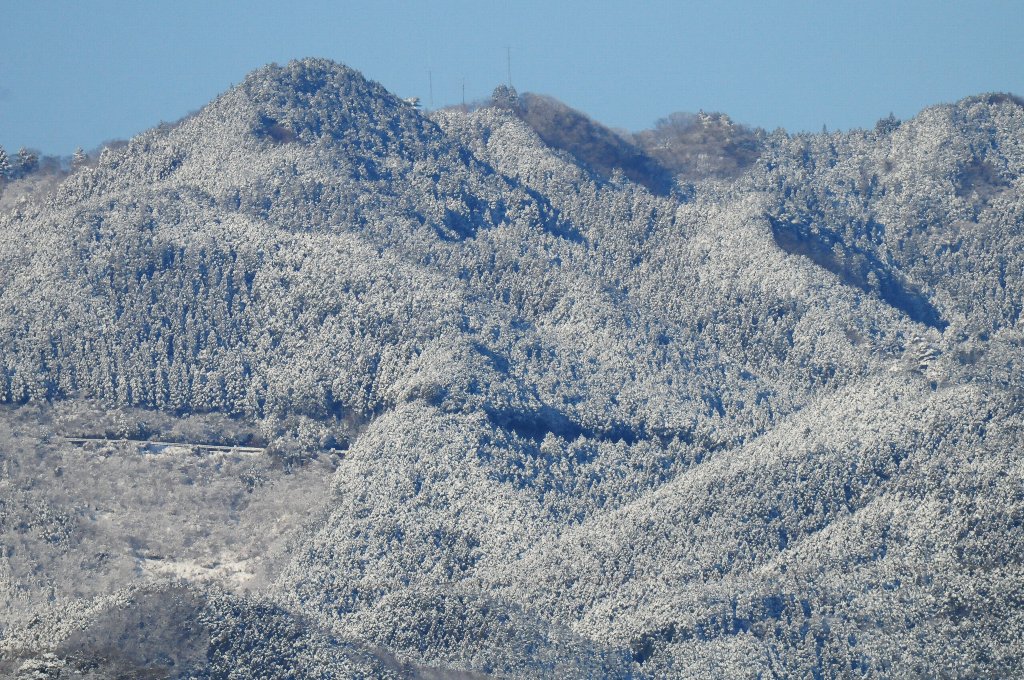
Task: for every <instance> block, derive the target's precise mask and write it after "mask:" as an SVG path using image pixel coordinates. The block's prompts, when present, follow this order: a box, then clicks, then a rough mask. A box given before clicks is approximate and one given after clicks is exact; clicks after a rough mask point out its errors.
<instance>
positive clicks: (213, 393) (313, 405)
mask: <svg viewBox="0 0 1024 680" xmlns="http://www.w3.org/2000/svg"><path fill="white" fill-rule="evenodd" d="M1022 135H1024V108H1022V107H1021V105H1020V102H1019V100H1018V99H1016V98H1015V97H1012V96H1009V95H983V96H979V97H975V98H970V99H966V100H963V101H961V102H958V103H956V104H949V105H941V106H936V107H933V108H930V109H926V110H925V111H923V112H922V113H921V114H920V115H918V116H917V117H915V118H914V119H912V120H908V121H902V122H901V121H895V120H888V121H883V124H880V125H879V126H878V128H877V129H875V130H870V131H852V132H848V133H832V134H828V133H823V134H818V135H809V134H799V135H790V134H786V133H784V132H781V131H779V132H775V133H771V134H767V133H764V132H763V131H758V130H750V129H747V128H744V127H742V126H739V125H736V124H734V123H732V122H731V121H729V120H728V119H727V118H726V117H723V116H721V115H719V114H714V115H706V116H701V115H697V116H686V115H674V116H672V117H670V118H668V119H666V121H664V122H662V123H660V124H659V125H658V126H657V127H656V128H655V129H654V130H652V131H648V132H644V133H638V134H636V135H632V136H630V135H624V134H619V133H616V132H613V131H611V130H609V129H607V128H605V127H603V126H601V125H600V124H598V123H596V122H594V121H591V120H590V119H589V118H587V117H586V116H584V115H583V114H581V113H579V112H576V111H573V110H572V109H570V108H569V107H567V106H565V105H563V104H561V103H559V102H557V101H556V100H553V99H550V98H547V97H541V96H537V95H523V96H522V97H520V98H518V101H517V103H516V104H515V106H509V105H499V106H484V107H481V108H479V109H477V110H474V111H462V110H454V109H452V110H441V111H436V112H432V113H430V114H424V113H422V112H421V111H419V110H417V109H416V108H414V107H413V106H411V105H409V104H407V103H406V102H404V101H402V100H401V99H399V98H397V97H395V96H394V95H392V94H391V93H389V92H387V91H386V90H385V89H384V88H382V87H381V86H380V85H378V84H376V83H373V82H370V81H368V80H366V79H365V78H363V76H362V75H361V74H359V73H358V72H356V71H354V70H352V69H350V68H347V67H345V66H342V65H339V64H335V63H333V62H330V61H327V60H322V59H305V60H301V61H294V62H290V63H288V64H286V65H283V66H281V65H270V66H267V67H264V68H261V69H259V70H257V71H255V72H253V73H251V74H250V75H249V76H248V77H247V78H246V79H245V80H244V82H243V83H242V84H240V85H238V86H237V87H234V88H232V89H231V90H229V91H227V92H225V93H223V94H222V95H220V96H219V97H217V98H216V99H215V100H214V101H212V102H210V103H209V104H208V105H207V106H206V107H204V108H203V109H202V110H200V111H199V112H197V113H196V114H195V115H193V116H190V117H188V118H186V119H184V120H182V121H181V122H180V123H178V124H176V125H173V126H160V127H157V128H154V129H152V130H150V131H148V132H145V133H143V134H141V135H139V136H138V137H136V138H134V139H132V140H131V141H130V142H129V143H128V144H127V145H125V146H123V147H120V148H116V149H110V150H107V151H105V152H103V154H102V155H101V156H100V158H99V160H98V163H97V164H96V167H85V168H81V169H78V170H76V171H75V172H73V173H72V174H70V176H69V177H68V178H67V179H65V180H64V181H63V183H61V184H60V185H59V186H58V187H56V188H55V189H53V190H52V191H48V192H39V193H37V194H34V195H32V196H27V197H26V198H25V200H19V201H17V202H16V203H14V204H12V205H9V206H6V207H5V209H4V211H3V212H2V213H0V233H2V234H3V236H4V238H2V239H0V401H2V402H4V404H6V406H4V408H3V411H2V413H0V462H2V466H0V470H3V475H4V476H3V477H0V498H3V499H4V501H3V503H2V504H0V546H3V549H4V551H5V552H4V556H5V557H4V559H3V560H0V595H2V597H3V602H4V603H5V605H4V610H3V613H4V615H3V617H0V650H2V652H0V659H3V660H2V661H0V673H6V674H8V675H12V676H15V677H17V674H18V673H21V674H22V677H33V676H32V675H31V674H33V673H35V674H36V675H35V676H34V677H40V676H39V674H40V673H42V674H46V673H49V674H50V676H49V677H64V676H65V675H70V674H77V675H75V676H74V677H95V678H98V677H104V674H107V675H111V674H116V673H129V674H131V673H134V674H143V673H151V674H153V675H154V677H203V678H205V677H210V678H212V677H225V676H226V675H228V674H230V675H231V677H238V678H245V677H252V678H257V677H259V678H265V677H288V676H289V673H291V674H293V675H294V676H299V677H323V678H327V677H482V676H496V677H616V678H618V677H623V678H625V677H633V678H646V677H650V678H655V677H659V678H660V677H694V678H697V677H804V676H809V677H857V676H863V677H908V676H909V677H1012V676H1013V675H1014V674H1015V673H1016V672H1017V670H1018V669H1019V668H1020V667H1021V665H1022V664H1024V649H1022V647H1021V645H1020V640H1021V639H1022V636H1024V618H1022V615H1021V611H1022V610H1021V607H1020V595H1019V594H1020V592H1021V590H1022V587H1024V581H1022V576H1021V570H1020V568H1019V567H1020V565H1021V564H1022V563H1024V539H1022V536H1024V535H1022V534H1021V532H1020V530H1019V529H1020V523H1021V517H1022V516H1024V498H1022V497H1021V494H1020V493H1019V490H1020V488H1021V484H1022V483H1024V479H1022V471H1021V466H1020V465H1019V457H1018V454H1017V452H1018V451H1019V450H1020V446H1021V444H1022V441H1021V432H1022V431H1024V416H1022V411H1021V408H1022V399H1021V387H1022V385H1024V372H1022V367H1024V333H1022V328H1021V323H1020V319H1021V310H1022V305H1024V300H1022V296H1024V282H1022V281H1021V276H1022V272H1024V261H1022V258H1024V247H1022V242H1021V239H1022V233H1024V200H1022V191H1021V190H1022V187H1024V180H1022V177H1024V144H1022V143H1021V139H1022ZM97 409H98V410H97ZM90 428H91V431H89V430H90ZM85 435H98V436H101V437H103V438H104V439H105V440H108V439H109V440H111V441H110V442H108V443H104V444H96V445H95V446H94V448H92V449H90V448H87V447H86V448H83V447H82V445H81V443H73V442H68V441H66V440H65V439H64V438H65V437H83V436H85ZM118 437H121V438H123V439H125V440H127V439H130V438H131V439H135V438H138V439H140V440H143V441H144V440H145V438H146V437H151V438H157V437H159V438H162V440H168V441H174V442H179V443H180V444H181V446H179V447H177V448H172V450H170V451H164V450H162V449H161V450H160V451H157V452H154V451H152V450H149V449H147V448H146V447H145V446H142V447H141V448H137V449H133V448H131V446H130V445H129V444H128V443H127V442H126V443H122V444H117V443H116V442H115V441H113V440H116V439H117V438H118ZM172 437H177V439H172ZM190 441H191V443H193V444H202V443H219V444H222V445H224V446H228V447H230V446H231V445H232V444H238V443H245V444H246V445H247V446H248V447H249V448H252V449H260V450H262V452H259V451H257V452H255V453H254V452H253V451H247V452H245V453H244V455H243V454H242V453H237V452H236V453H235V454H231V453H217V454H215V455H216V456H220V457H203V456H202V455H200V454H198V453H196V451H199V450H200V449H198V448H196V449H195V450H194V451H193V450H191V449H189V448H188V447H187V446H186V445H187V444H188V443H189V442H190ZM245 455H251V456H252V458H251V459H250V458H245V457H244V456H245ZM92 480H98V481H92ZM172 664H173V665H172ZM19 669H20V670H19ZM58 673H59V674H60V675H57V674H58Z"/></svg>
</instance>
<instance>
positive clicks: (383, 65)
mask: <svg viewBox="0 0 1024 680" xmlns="http://www.w3.org/2000/svg"><path fill="white" fill-rule="evenodd" d="M1022 43H1024V2H1022V1H1021V0H1001V1H998V0H992V1H986V0H960V1H957V2H952V1H947V0H913V1H906V2H901V1H900V0H891V1H888V2H881V1H876V0H859V1H856V2H846V1H845V0H817V1H810V0H749V1H745V2H739V1H737V0H707V1H703V0H701V1H696V0H694V1H687V0H675V1H667V0H650V1H647V2H644V1H643V0H634V2H630V3H626V2H604V1H602V0H588V1H585V2H584V1H576V0H570V1H561V0H517V1H515V2H512V1H509V2H490V1H488V0H473V1H463V0H433V1H432V2H399V1H396V0H374V1H372V2H363V1H349V2H345V1H341V0H338V1H334V2H328V1H326V0H324V1H315V2H314V1H310V2H302V1H301V0H291V1H289V0H275V1H273V2H266V1H262V0H255V1H250V2H241V1H233V2H228V1H223V2H218V1H215V0H204V1H196V0H175V1H174V2H156V1H155V0H154V1H148V0H131V1H124V0H122V1H115V0H93V1H89V0H80V1H78V2H70V1H64V2H58V1H56V0H0V145H2V146H3V147H5V148H6V149H7V150H8V152H10V151H13V150H16V149H17V148H19V147H21V146H28V147H34V148H38V149H41V150H42V151H44V152H46V153H57V154H68V153H70V152H71V151H72V150H73V149H74V148H75V147H76V146H82V147H84V148H86V149H90V148H94V147H96V146H97V145H99V144H100V143H101V142H103V141H105V140H109V139H114V138H124V137H129V136H131V135H133V134H135V133H138V132H140V131H142V130H144V129H146V128H148V127H151V126H153V125H156V124H157V123H159V122H160V121H162V120H166V121H173V120H176V119H178V118H180V117H181V116H183V115H185V114H187V113H189V112H190V111H193V110H195V109H197V108H199V107H200V106H202V105H203V104H204V103H206V102H207V101H209V100H210V99H211V98H213V97H214V96H215V95H216V94H217V93H219V92H221V91H223V90H225V89H227V88H228V87H229V86H230V85H231V84H233V83H237V82H239V81H241V80H242V78H243V77H244V76H245V74H246V73H247V72H248V71H250V70H252V69H254V68H256V67H258V66H261V65H262V64H265V63H268V62H271V61H276V62H279V63H283V62H286V61H288V60H289V59H293V58H297V57H304V56H323V57H328V58H331V59H334V60H337V61H341V62H344V63H346V64H348V65H349V66H352V67H354V68H357V69H359V70H360V71H362V72H363V74H364V75H366V76H367V77H368V78H371V79H373V80H376V81H378V82H380V83H381V84H383V85H384V86H385V87H387V88H388V89H389V90H391V91H392V92H395V93H396V94H399V95H401V96H403V97H408V96H413V95H418V96H420V97H421V99H422V100H423V102H424V104H428V103H429V100H430V98H431V97H430V82H431V80H432V82H433V104H434V106H435V107H440V106H442V105H446V104H457V103H459V102H460V101H461V100H462V88H463V83H465V93H466V99H467V100H473V99H478V98H482V97H485V96H487V95H488V94H489V93H490V91H491V90H492V89H493V88H494V86H495V85H497V84H498V83H500V82H503V81H504V80H505V78H506V50H505V47H506V46H510V47H511V73H512V82H513V85H515V87H516V88H517V89H519V90H520V91H530V92H539V93H544V94H550V95H553V96H555V97H557V98H559V99H561V100H563V101H565V102H566V103H568V104H570V105H571V106H574V107H576V108H579V109H581V110H583V111H585V112H586V113H588V114H590V115H591V116H593V117H594V118H596V119H597V120H599V121H601V122H603V123H605V124H607V125H610V126H612V127H618V128H625V129H629V130H639V129H643V128H646V127H650V126H651V125H652V124H653V123H654V122H655V121H656V120H657V119H658V118H661V117H663V116H665V115H667V114H669V113H671V112H673V111H698V110H700V109H704V110H707V111H724V112H726V113H729V114H730V115H731V116H732V117H733V119H735V120H737V121H740V122H744V123H747V124H750V125H757V126H761V127H765V128H769V129H772V128H775V127H784V128H786V129H789V130H793V131H796V130H820V129H821V127H822V125H827V126H828V127H829V129H837V128H840V129H845V128H850V127H868V126H871V125H873V124H874V121H875V120H877V119H878V118H880V117H882V116H885V115H888V113H889V112H890V111H892V112H894V113H895V114H896V115H897V116H898V117H903V118H905V117H909V116H912V115H914V114H915V113H916V112H917V111H919V110H920V109H921V108H923V107H925V106H928V105H930V104H936V103H940V102H949V101H954V100H956V99H959V98H961V97H964V96H967V95H970V94H977V93H980V92H986V91H1010V92H1015V93H1017V94H1024V58H1022V54H1024V49H1022V48H1021V44H1022Z"/></svg>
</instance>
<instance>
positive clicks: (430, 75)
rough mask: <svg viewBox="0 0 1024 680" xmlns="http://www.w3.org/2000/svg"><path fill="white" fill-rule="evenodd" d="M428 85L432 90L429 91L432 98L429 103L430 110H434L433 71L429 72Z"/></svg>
mask: <svg viewBox="0 0 1024 680" xmlns="http://www.w3.org/2000/svg"><path fill="white" fill-rule="evenodd" d="M427 84H428V87H429V88H430V90H429V92H430V96H429V98H428V101H429V102H430V108H431V109H433V108H434V72H433V71H427Z"/></svg>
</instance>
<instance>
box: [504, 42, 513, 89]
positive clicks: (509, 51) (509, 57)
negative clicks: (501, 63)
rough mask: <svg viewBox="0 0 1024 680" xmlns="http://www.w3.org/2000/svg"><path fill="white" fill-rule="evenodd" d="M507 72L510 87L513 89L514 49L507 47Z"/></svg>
mask: <svg viewBox="0 0 1024 680" xmlns="http://www.w3.org/2000/svg"><path fill="white" fill-rule="evenodd" d="M505 72H506V73H507V75H508V86H509V88H511V87H512V48H511V47H510V46H509V45H505Z"/></svg>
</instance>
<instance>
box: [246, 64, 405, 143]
mask: <svg viewBox="0 0 1024 680" xmlns="http://www.w3.org/2000/svg"><path fill="white" fill-rule="evenodd" d="M237 89H238V90H239V91H240V92H241V93H243V94H244V95H245V97H246V98H248V99H249V101H250V102H251V104H252V105H254V106H255V108H256V109H257V113H258V115H257V121H258V122H257V125H256V129H255V130H254V132H255V133H256V134H257V135H258V136H264V137H268V138H270V139H272V140H273V141H277V142H287V141H300V142H303V143H312V142H315V141H317V140H319V139H321V138H323V137H329V138H335V139H340V138H342V137H344V136H345V133H346V131H348V130H351V129H353V128H354V127H356V126H359V127H363V128H374V129H376V128H379V127H381V126H383V128H384V129H387V128H391V127H393V125H394V123H395V121H394V120H389V119H393V118H395V117H398V118H400V119H402V118H405V119H410V120H406V121H404V124H403V123H400V125H401V126H402V127H406V126H407V125H408V124H409V123H410V122H411V119H412V118H418V116H416V114H415V112H414V111H413V110H412V108H411V107H409V106H408V105H406V104H405V103H404V102H402V100H400V99H399V98H398V97H396V96H395V95H393V94H391V93H390V92H388V91H387V90H386V89H385V88H384V87H382V86H381V85H380V84H378V83H376V82H373V81H371V80H368V79H366V78H365V77H364V76H363V74H362V73H360V72H359V71H357V70H355V69H353V68H350V67H348V66H345V65H344V64H339V63H337V62H334V61H331V60H329V59H323V58H305V59H298V60H294V61H290V62H288V63H287V64H285V65H284V66H280V65H278V64H268V65H267V66H264V67H262V68H259V69H257V70H255V71H253V72H251V73H250V74H249V75H248V76H246V78H245V81H244V82H243V83H242V84H241V85H239V86H238V88H237Z"/></svg>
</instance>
